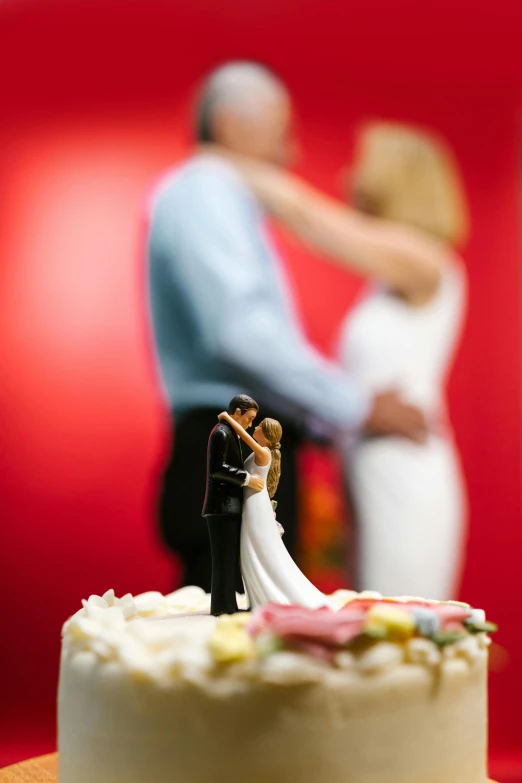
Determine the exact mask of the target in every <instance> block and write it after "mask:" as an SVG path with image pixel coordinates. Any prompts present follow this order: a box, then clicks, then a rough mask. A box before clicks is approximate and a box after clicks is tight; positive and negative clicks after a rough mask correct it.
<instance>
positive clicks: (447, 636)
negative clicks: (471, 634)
mask: <svg viewBox="0 0 522 783" xmlns="http://www.w3.org/2000/svg"><path fill="white" fill-rule="evenodd" d="M465 636H466V634H463V633H461V632H460V631H437V633H435V634H433V636H432V637H431V640H432V642H435V644H436V645H437V646H438V647H445V646H446V645H447V644H455V642H458V641H460V640H461V639H464V638H465Z"/></svg>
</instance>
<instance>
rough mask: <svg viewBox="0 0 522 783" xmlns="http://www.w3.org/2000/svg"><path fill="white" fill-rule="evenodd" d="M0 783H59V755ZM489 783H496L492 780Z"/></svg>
mask: <svg viewBox="0 0 522 783" xmlns="http://www.w3.org/2000/svg"><path fill="white" fill-rule="evenodd" d="M0 783H58V754H57V753H51V754H50V755H49V756H40V757H39V758H37V759H29V761H22V762H21V763H20V764H13V766H12V767H4V769H0ZM489 783H494V782H493V781H492V780H490V781H489Z"/></svg>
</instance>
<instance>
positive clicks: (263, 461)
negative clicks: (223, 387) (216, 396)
mask: <svg viewBox="0 0 522 783" xmlns="http://www.w3.org/2000/svg"><path fill="white" fill-rule="evenodd" d="M218 419H219V420H220V421H226V422H227V423H228V424H230V426H231V427H232V428H233V429H235V431H236V432H237V434H238V435H239V437H240V438H241V440H244V441H245V443H246V444H247V446H250V448H251V449H252V451H253V452H254V454H255V455H256V465H259V466H260V467H262V466H264V465H268V461H269V459H270V450H269V449H267V448H266V446H260V445H259V443H258V442H257V440H254V438H253V437H252V436H251V435H249V434H248V432H247V431H246V429H245V428H244V427H242V426H241V424H240V423H239V422H238V421H236V420H235V419H233V418H232V416H231V415H230V414H229V413H227V412H226V411H223V413H220V414H219V416H218Z"/></svg>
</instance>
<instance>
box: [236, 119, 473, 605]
mask: <svg viewBox="0 0 522 783" xmlns="http://www.w3.org/2000/svg"><path fill="white" fill-rule="evenodd" d="M240 165H241V168H242V173H243V175H244V176H245V178H246V180H247V182H248V183H249V184H250V186H251V187H252V188H253V190H254V191H255V193H256V194H257V195H258V197H259V198H260V199H261V201H262V202H263V203H264V204H265V206H266V208H267V209H268V210H269V211H270V212H271V213H272V214H273V216H275V217H276V218H277V219H278V220H279V221H281V222H282V223H283V224H284V225H285V226H287V227H288V228H289V229H290V230H291V231H292V232H293V233H294V234H295V235H297V236H298V237H299V238H300V239H301V240H302V241H303V242H304V243H305V244H307V245H308V246H310V247H312V248H314V249H316V250H318V251H320V252H322V253H324V254H326V255H327V256H329V257H330V258H331V259H333V260H335V261H337V262H338V263H340V264H341V265H343V266H345V267H347V268H349V269H351V270H353V271H354V272H356V273H358V274H362V275H364V276H365V277H366V278H368V279H369V280H370V281H371V286H370V288H369V290H368V291H367V292H366V293H365V295H364V296H363V297H362V298H361V300H360V301H359V303H358V304H357V305H356V307H355V308H354V309H352V310H351V312H350V313H349V314H348V316H347V317H346V320H345V322H344V324H343V327H342V330H341V337H340V343H339V352H340V358H341V360H342V362H343V363H344V364H345V366H346V367H347V368H348V369H349V370H350V372H352V373H353V374H354V375H355V376H356V378H357V379H358V381H359V382H360V383H361V384H363V385H364V386H365V387H366V389H367V390H368V391H369V392H370V393H372V394H375V393H379V392H382V391H383V390H386V389H390V388H395V389H396V390H397V391H399V392H400V393H401V394H402V395H403V396H404V397H405V398H406V399H407V400H408V401H411V402H412V403H413V404H415V405H418V406H420V407H421V408H422V410H423V411H424V413H425V415H426V417H427V419H428V421H429V423H430V434H429V436H428V438H427V439H423V441H422V442H419V443H413V442H411V441H408V440H406V439H401V438H398V437H395V436H387V437H386V436H384V437H383V436H380V437H376V436H373V435H372V433H371V432H363V433H360V434H359V435H358V436H357V437H356V438H353V437H352V438H351V439H350V440H343V441H342V442H341V443H340V448H341V452H342V455H343V459H344V464H345V475H346V479H347V482H348V486H349V489H350V493H351V500H352V505H353V509H354V512H355V521H356V530H357V540H358V558H357V587H358V588H359V589H372V590H378V591H379V592H381V593H383V594H384V595H423V596H428V597H432V598H439V599H447V598H450V597H451V598H454V597H455V595H456V589H457V581H458V572H459V566H460V563H461V557H462V548H463V531H464V526H465V513H466V502H465V489H464V485H463V482H462V477H461V471H460V465H459V459H458V454H457V451H456V448H455V444H454V441H453V436H452V432H451V428H450V424H449V420H448V416H447V406H446V379H447V374H448V370H449V367H450V364H451V360H452V357H453V354H454V351H455V348H456V345H457V343H458V340H459V335H460V330H461V324H462V320H463V313H464V309H465V300H466V277H465V272H464V268H463V265H462V262H461V260H460V258H459V256H458V254H457V251H456V248H457V247H458V246H459V245H460V244H461V243H463V242H464V241H465V239H466V236H467V230H468V216H467V206H466V201H465V197H464V193H463V188H462V184H461V180H460V177H459V174H458V172H457V169H456V166H455V164H454V162H453V159H452V156H451V154H450V152H449V150H448V149H447V148H446V146H445V145H444V144H443V143H442V142H441V141H440V140H439V139H437V138H436V137H434V136H432V135H431V134H429V133H426V132H424V131H421V130H418V129H416V128H413V127H407V126H403V125H399V124H395V123H384V122H377V123H373V124H371V125H368V126H366V127H365V128H364V129H363V130H362V132H361V133H360V135H359V138H358V140H357V145H356V154H355V163H354V166H353V169H352V172H351V175H350V197H351V205H352V206H351V207H348V206H346V205H344V204H342V203H340V202H338V201H336V200H335V199H332V198H330V197H327V196H325V195H324V194H322V193H321V192H319V191H317V190H316V189H314V188H313V187H311V186H310V185H308V184H307V183H305V182H303V181H301V180H299V179H298V178H296V177H294V176H292V175H288V174H285V173H284V172H282V171H280V170H277V169H274V168H269V167H266V166H261V165H258V164H257V163H250V162H246V161H245V162H243V163H242V164H240Z"/></svg>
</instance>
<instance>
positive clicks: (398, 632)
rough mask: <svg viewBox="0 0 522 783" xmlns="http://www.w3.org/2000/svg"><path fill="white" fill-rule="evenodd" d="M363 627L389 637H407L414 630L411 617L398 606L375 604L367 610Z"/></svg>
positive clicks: (411, 634)
mask: <svg viewBox="0 0 522 783" xmlns="http://www.w3.org/2000/svg"><path fill="white" fill-rule="evenodd" d="M365 628H366V629H367V630H369V631H377V632H383V633H385V634H386V636H387V637H388V638H390V639H397V640H399V639H409V638H410V636H413V634H414V632H415V622H414V620H413V617H412V616H411V615H410V614H409V612H406V611H405V610H404V609H400V608H399V607H398V606H396V605H395V606H392V605H391V604H389V605H386V606H385V605H382V604H377V605H376V606H372V607H371V608H370V609H369V610H368V614H367V616H366V622H365Z"/></svg>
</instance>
